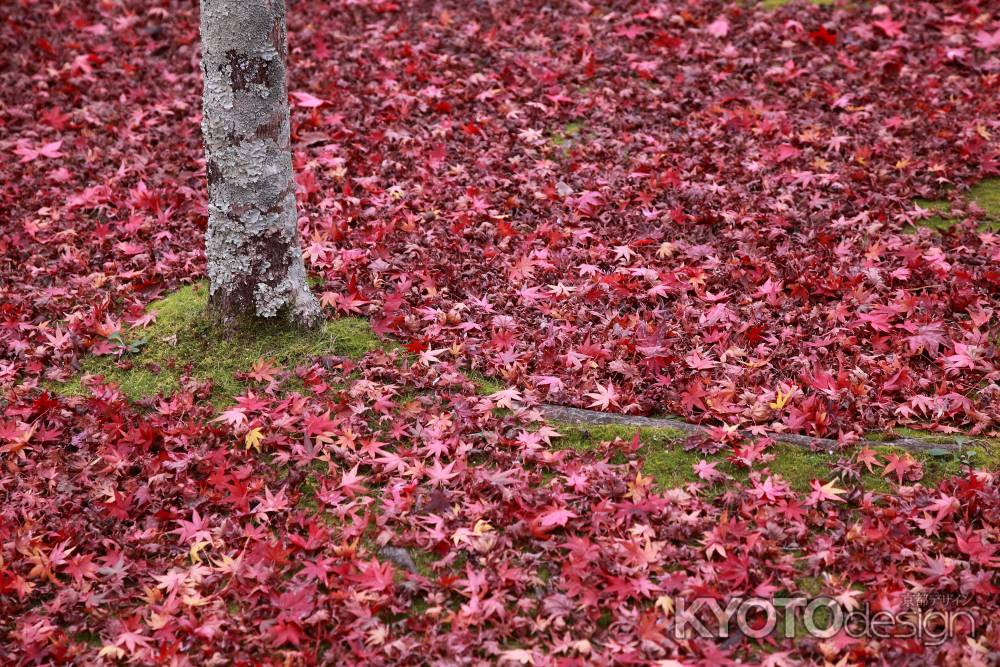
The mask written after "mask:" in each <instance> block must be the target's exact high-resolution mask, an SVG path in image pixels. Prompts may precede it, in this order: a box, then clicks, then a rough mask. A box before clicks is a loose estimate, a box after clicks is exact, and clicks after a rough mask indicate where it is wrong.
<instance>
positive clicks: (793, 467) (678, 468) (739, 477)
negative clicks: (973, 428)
mask: <svg viewBox="0 0 1000 667" xmlns="http://www.w3.org/2000/svg"><path fill="white" fill-rule="evenodd" d="M557 428H558V430H559V432H560V433H561V434H562V435H563V438H562V439H561V440H559V441H558V443H557V444H556V446H557V447H561V448H571V449H574V450H577V451H593V450H595V449H597V447H598V446H599V444H600V443H602V442H609V441H613V440H614V439H615V438H621V439H622V440H626V441H627V440H631V439H632V438H633V437H634V436H635V434H636V432H637V431H638V432H639V442H640V448H639V451H638V455H639V457H640V458H641V459H642V462H643V463H642V471H643V474H644V475H647V476H650V477H652V478H653V479H654V480H655V481H656V483H657V484H658V485H660V486H661V487H662V488H672V487H678V486H683V485H685V484H689V483H691V482H697V481H700V480H699V479H698V477H697V475H696V474H695V472H694V470H693V469H692V466H693V465H694V464H695V463H698V462H699V461H701V460H702V459H705V460H708V461H719V465H718V466H717V468H716V469H717V470H718V471H719V472H722V473H725V474H726V475H729V476H730V477H731V478H732V479H734V480H736V481H739V482H746V481H747V478H748V471H747V470H746V469H745V468H741V467H738V466H736V465H734V464H732V463H730V462H729V461H726V460H725V456H724V454H722V453H720V454H716V455H714V456H708V455H705V454H701V453H699V452H696V451H687V450H685V449H684V441H685V439H686V436H685V434H684V433H682V432H680V431H677V430H674V429H669V428H636V427H634V426H608V425H602V426H578V425H569V424H561V425H557ZM896 433H897V434H898V435H900V436H902V435H904V434H903V433H899V431H896ZM905 435H906V436H907V437H921V438H922V437H924V434H923V433H922V432H920V431H908V432H907V433H906V434H905ZM891 437H892V436H891V434H890V438H891ZM932 441H933V440H932ZM872 449H873V450H874V451H875V453H876V454H877V455H878V456H879V458H880V459H881V460H883V461H884V460H885V457H886V456H887V455H889V454H895V455H897V456H901V455H903V454H904V452H905V450H903V449H901V448H899V447H894V446H892V444H891V439H887V442H886V444H884V445H878V446H875V447H872ZM932 451H933V450H932ZM768 453H769V454H773V455H774V460H773V461H771V462H769V463H767V464H766V465H767V467H768V468H770V471H771V472H772V473H777V474H779V475H781V477H782V478H783V479H784V480H785V481H786V482H787V483H788V485H789V486H790V487H791V488H792V489H793V490H795V491H799V492H804V491H808V490H809V489H810V488H811V487H810V482H811V481H812V480H814V479H820V480H824V481H828V480H829V479H830V478H831V477H832V475H833V466H834V464H835V463H836V462H837V460H838V458H840V457H842V456H847V453H844V454H839V455H838V454H827V453H825V452H813V451H809V450H807V449H804V448H802V447H797V446H794V445H788V444H784V443H777V444H775V445H774V446H772V447H771V448H770V449H769V450H768ZM911 455H912V456H913V457H914V458H915V459H916V460H917V461H919V462H920V463H921V464H922V465H923V469H924V477H923V479H922V480H921V481H922V482H923V483H924V484H933V483H935V482H937V481H938V480H940V479H942V478H944V477H947V476H949V475H956V474H960V473H961V472H962V468H963V466H964V465H965V464H967V463H970V464H973V465H975V466H976V467H986V468H989V469H1000V446H998V445H996V443H981V442H977V443H976V444H975V445H970V446H968V447H967V448H965V449H963V451H961V452H946V451H944V450H940V452H938V453H937V455H934V454H928V453H919V454H911ZM861 484H862V486H863V487H864V488H865V489H866V490H868V491H874V492H879V493H887V492H889V491H890V489H891V487H890V485H889V483H888V480H887V479H886V478H884V477H881V476H880V475H876V474H871V473H867V472H864V473H863V474H862V476H861ZM725 485H726V482H719V483H717V484H716V487H718V488H717V489H716V490H718V491H722V490H724V487H725Z"/></svg>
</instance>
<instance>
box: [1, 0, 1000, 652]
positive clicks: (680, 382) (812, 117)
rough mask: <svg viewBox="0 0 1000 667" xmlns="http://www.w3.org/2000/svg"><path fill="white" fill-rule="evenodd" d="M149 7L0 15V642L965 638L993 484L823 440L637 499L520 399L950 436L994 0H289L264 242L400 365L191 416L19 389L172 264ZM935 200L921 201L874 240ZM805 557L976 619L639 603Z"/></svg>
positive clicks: (321, 375)
mask: <svg viewBox="0 0 1000 667" xmlns="http://www.w3.org/2000/svg"><path fill="white" fill-rule="evenodd" d="M193 4H195V3H189V2H185V3H181V2H171V1H166V0H163V1H159V2H152V3H140V2H137V1H135V0H119V1H116V2H111V1H101V2H49V1H29V0H9V1H8V2H5V3H4V7H3V11H2V13H0V47H2V48H0V95H2V98H0V99H2V100H3V107H2V109H0V152H2V153H3V155H4V158H5V159H4V161H3V163H2V164H0V174H2V189H0V211H2V215H3V219H2V226H0V324H2V326H0V387H2V389H3V391H4V396H3V403H2V405H3V417H2V421H0V443H2V444H0V464H2V465H3V471H2V474H0V500H2V504H0V660H3V661H4V662H11V663H19V662H26V663H31V662H36V661H37V662H46V661H55V662H59V661H68V660H74V661H78V662H94V661H100V660H109V661H110V660H114V659H117V658H122V659H128V660H132V661H134V662H137V663H147V664H148V663H171V662H173V663H177V664H183V663H185V662H186V661H188V662H192V663H196V664H205V663H218V664H233V663H240V662H241V661H242V662H243V663H245V664H252V663H257V662H260V661H264V660H273V661H275V662H278V661H281V660H285V659H287V660H289V661H291V662H302V663H309V662H312V661H317V660H318V661H323V660H325V661H327V662H353V663H363V662H372V663H378V662H383V663H404V662H412V663H423V662H437V663H440V664H451V663H454V662H469V663H472V662H475V661H477V660H481V661H484V662H494V661H497V660H507V661H510V662H513V663H520V664H528V663H534V664H550V663H551V664H566V665H570V664H583V663H597V664H601V663H604V664H610V663H622V664H628V663H635V664H644V663H649V662H651V661H656V660H669V659H676V660H679V661H681V662H682V663H684V664H688V663H690V664H698V663H703V664H711V665H718V664H725V663H726V661H727V660H731V659H732V660H735V659H748V660H750V661H751V662H759V661H762V660H765V659H766V660H769V661H771V664H773V665H781V664H785V663H788V664H792V663H795V662H798V661H806V662H822V661H824V660H828V661H830V662H834V663H835V662H837V661H840V660H843V661H844V663H843V664H849V663H856V662H885V663H888V664H917V663H918V662H920V661H927V662H937V663H941V662H945V663H952V664H976V663H977V662H978V663H981V664H988V663H989V661H991V660H995V659H996V656H997V654H996V652H995V650H996V649H997V647H998V646H1000V637H998V634H1000V628H998V626H997V625H996V620H995V619H996V617H997V612H998V592H1000V591H998V589H997V588H996V586H995V584H994V581H995V576H996V570H997V567H998V565H1000V556H998V554H997V550H998V549H1000V482H998V480H997V479H996V478H995V477H994V476H992V475H990V474H986V473H978V474H976V473H972V472H969V474H967V475H966V476H964V477H962V478H957V479H953V480H948V481H945V482H943V483H942V484H941V485H940V486H939V487H938V488H934V489H930V488H925V487H923V486H922V485H920V484H919V483H916V484H913V483H912V478H913V477H917V476H916V475H914V476H907V475H905V474H904V473H905V472H907V471H905V470H901V469H900V468H899V467H898V466H897V465H896V464H891V465H893V466H894V467H895V469H896V470H898V471H899V477H900V479H899V481H900V482H902V483H901V484H900V485H899V486H897V487H896V488H895V493H894V494H892V495H888V496H877V497H876V496H872V495H863V494H862V493H861V492H860V490H859V487H857V486H856V485H852V483H851V478H852V473H854V472H856V470H857V469H858V468H859V466H861V465H867V464H870V463H871V462H870V461H868V457H867V456H865V455H861V456H859V457H857V459H856V460H854V461H847V462H845V463H844V465H843V466H842V468H843V469H842V470H841V472H842V481H839V482H838V484H839V485H840V486H843V487H845V488H844V489H843V490H841V489H839V488H836V487H834V486H833V485H830V484H826V482H827V480H823V484H820V483H817V484H816V485H815V488H814V490H813V492H812V493H811V494H805V495H803V496H801V497H800V496H799V495H798V494H795V493H794V492H792V491H790V490H788V489H787V487H785V486H784V485H783V484H782V483H781V481H780V480H779V479H775V478H773V477H770V476H768V475H767V474H766V471H764V470H763V468H764V467H765V466H766V456H765V457H763V460H758V461H757V465H758V467H759V468H761V470H760V471H759V476H757V477H754V478H752V480H751V483H750V484H749V485H748V486H747V487H745V488H743V487H740V486H737V485H734V486H733V487H732V488H731V489H729V490H727V491H726V492H725V493H723V494H722V495H719V496H710V495H709V494H707V493H705V492H704V490H702V489H699V488H698V487H697V486H695V487H688V488H687V489H685V490H668V491H663V492H660V491H655V490H653V489H651V488H650V487H649V483H648V481H647V480H645V479H644V478H643V477H642V476H637V467H636V466H637V464H636V462H635V461H634V460H632V459H633V458H634V457H632V456H631V454H630V451H631V450H632V449H633V448H634V444H630V443H622V442H618V443H615V444H612V445H609V446H608V447H606V448H605V449H604V450H602V451H600V452H598V454H597V455H596V456H595V457H590V458H588V457H581V456H579V455H576V454H574V453H570V452H566V451H562V452H560V451H556V450H553V449H551V448H550V447H548V440H549V439H550V436H551V433H550V432H549V431H548V430H547V428H546V427H544V426H542V427H541V430H538V429H539V423H538V417H537V415H535V414H534V413H533V411H532V410H531V408H530V406H531V405H533V404H535V403H536V402H538V401H541V400H545V401H549V402H556V403H567V404H575V405H582V406H592V407H600V408H602V409H608V410H617V411H630V412H672V413H676V414H681V415H684V416H685V417H687V418H689V419H692V420H704V421H707V422H709V423H720V422H728V423H730V424H736V423H739V424H741V425H743V426H752V425H758V426H760V427H765V426H778V427H781V428H785V429H789V430H793V431H799V432H804V433H809V434H815V435H824V436H828V437H841V438H843V439H844V440H850V438H851V437H852V436H853V435H855V434H858V433H860V432H862V431H865V430H869V429H879V428H885V427H888V426H891V425H893V424H895V423H904V424H905V423H922V424H929V425H931V426H933V427H935V428H937V429H939V430H940V429H944V430H949V429H961V430H963V431H967V432H975V433H981V434H990V433H996V432H997V430H998V428H1000V387H998V379H1000V370H998V368H1000V362H998V359H1000V354H998V347H997V329H998V327H997V317H998V314H1000V268H998V263H1000V236H998V235H997V234H993V233H989V232H985V231H980V229H981V227H980V224H979V223H980V222H982V221H983V219H984V216H985V212H984V211H983V210H982V209H979V208H978V207H977V206H975V205H974V204H970V203H968V202H967V201H965V200H964V199H963V198H962V196H961V195H962V191H963V189H965V188H967V187H968V186H969V185H971V184H974V183H976V182H978V181H979V180H981V179H983V178H984V177H987V176H990V175H995V174H996V173H997V172H998V145H997V139H996V137H998V136H1000V134H998V133H1000V85H998V84H1000V20H998V8H997V6H996V4H995V3H993V2H989V1H987V0H982V1H978V2H977V1H976V0H967V1H965V2H948V1H942V2H934V3H926V2H923V3H917V2H902V1H893V2H888V3H886V4H879V5H868V4H865V3H855V4H853V5H851V6H846V5H845V6H833V7H830V6H826V7H816V6H813V5H808V4H792V5H789V6H786V7H783V8H780V9H776V10H765V9H763V8H754V7H750V6H744V5H740V4H736V3H724V2H715V1H701V2H699V1H695V0H686V1H681V0H679V1H677V2H669V3H668V2H661V3H653V2H646V1H639V2H627V3H626V2H621V3H608V2H601V3H587V2H573V3H571V2H566V3H559V2H552V3H541V2H534V1H530V0H529V1H526V2H499V1H497V2H480V3H473V2H438V3H402V2H400V3H396V2H384V1H379V2H350V3H345V2H317V1H312V0H307V1H297V2H290V3H289V21H290V34H291V44H292V47H293V52H292V56H291V59H292V62H291V65H290V68H289V69H290V75H291V83H290V90H291V91H292V93H291V98H292V100H293V104H294V107H295V110H294V119H293V124H294V138H293V139H294V143H295V151H296V160H295V162H296V168H297V172H298V181H299V185H300V205H301V211H302V215H303V219H302V228H303V231H304V245H305V254H306V257H307V262H308V264H309V267H310V269H311V270H312V271H313V272H314V273H315V274H316V275H317V276H320V277H322V278H324V281H323V283H322V286H321V287H319V288H318V290H319V292H320V293H321V294H322V298H323V303H324V305H325V307H327V308H328V311H329V313H330V314H331V316H332V315H334V314H336V313H341V314H361V315H364V316H366V317H369V318H370V319H371V320H372V322H373V324H374V326H375V327H376V330H377V331H378V332H379V333H381V334H385V335H390V336H393V337H395V338H397V339H400V340H402V341H403V342H405V343H406V344H408V347H409V351H410V352H412V353H414V355H415V356H416V359H417V361H416V363H412V362H411V361H409V360H407V359H409V358H403V357H399V358H396V357H386V356H383V355H381V354H380V353H376V354H373V355H370V356H369V357H368V358H366V359H365V360H363V361H361V362H359V363H358V365H357V367H356V368H355V367H353V366H354V364H353V363H352V362H347V361H344V360H337V359H321V360H317V361H316V363H315V364H314V365H312V366H311V367H306V368H300V369H297V372H293V369H287V370H286V371H283V372H277V371H276V374H275V377H273V378H271V377H270V376H269V374H268V373H263V374H259V375H260V377H261V381H260V383H259V384H258V385H257V386H255V387H254V389H253V390H252V391H250V392H248V393H247V394H246V395H244V396H242V397H241V398H239V399H238V401H237V402H236V403H235V404H234V405H233V406H232V407H230V408H229V409H227V410H225V411H224V412H223V413H222V415H218V414H216V412H215V411H213V409H212V408H211V405H210V403H209V402H208V400H207V396H208V394H207V390H206V389H205V388H204V387H199V386H197V385H195V384H192V385H190V386H189V387H188V388H187V389H185V390H184V391H181V392H179V393H178V394H176V395H175V396H173V397H172V398H170V399H155V398H153V397H150V399H149V400H147V401H145V402H140V403H139V404H131V403H129V402H127V401H125V400H124V399H123V397H122V396H120V395H119V394H117V393H116V392H115V390H114V389H112V388H108V387H104V386H101V385H100V384H94V385H92V393H93V395H92V396H91V397H89V398H63V397H57V396H53V395H51V394H50V393H49V392H47V391H45V390H44V389H43V388H42V384H43V383H45V382H51V381H55V380H59V379H64V378H66V377H68V376H70V375H72V374H73V373H74V372H75V368H76V364H77V363H78V359H79V358H80V356H81V355H83V354H108V353H117V352H121V351H122V347H123V344H122V342H121V341H122V339H121V337H120V334H125V333H127V332H128V330H129V327H132V326H140V327H141V326H142V325H143V324H144V323H146V322H148V317H149V316H147V315H145V314H144V306H145V304H147V303H149V302H150V301H151V300H153V299H154V298H156V297H157V296H160V295H162V294H163V293H165V292H167V291H169V290H171V289H174V288H175V287H177V286H178V285H179V284H181V283H183V282H188V281H192V280H195V279H198V278H199V277H200V276H201V275H202V272H203V266H204V259H203V255H202V252H201V243H202V233H203V230H204V226H205V197H204V193H203V190H204V162H203V160H202V150H201V145H200V136H199V108H200V81H199V74H198V70H197V63H198V43H197V15H196V12H195V10H194V8H193V6H192V5H193ZM942 196H944V197H949V198H950V200H951V205H952V212H951V215H952V216H954V217H956V218H957V219H958V220H959V221H960V222H959V224H957V225H956V226H955V227H953V228H951V229H950V230H948V231H946V232H944V233H938V232H934V231H930V230H919V231H917V232H916V233H911V232H912V230H911V229H909V228H910V227H911V225H912V223H914V222H915V221H918V220H919V219H920V218H921V217H922V216H925V215H927V213H926V212H923V211H921V210H919V209H918V208H917V207H916V206H915V205H914V203H913V200H914V198H916V197H942ZM459 366H462V367H464V368H472V369H474V370H477V371H479V372H482V373H484V374H487V375H491V376H495V377H500V378H503V379H504V380H505V382H506V383H507V384H508V385H509V386H510V387H511V389H510V390H507V391H505V392H502V393H501V394H499V395H495V396H494V397H493V398H482V397H475V393H474V389H473V388H472V386H471V385H470V384H469V383H468V382H467V381H466V380H464V379H463V376H461V375H460V374H459V373H458V372H457V370H456V368H457V367H459ZM291 378H294V379H295V380H296V383H298V384H301V383H304V385H305V389H304V390H300V392H299V393H295V392H289V391H287V390H286V389H287V388H288V385H289V383H288V382H287V380H289V379H291ZM497 404H502V405H511V404H523V405H526V406H528V407H527V408H525V409H522V410H519V411H517V412H515V413H512V414H505V415H501V414H498V413H496V412H494V411H493V410H491V408H493V407H495V406H496V405H497ZM765 442H766V441H765ZM619 460H624V461H625V463H612V461H619ZM866 462H867V463H866ZM881 463H883V464H884V463H885V462H881ZM904 467H905V466H904ZM702 474H703V476H704V477H706V480H707V481H711V470H709V469H708V468H702ZM386 547H388V550H387V549H386ZM401 549H406V550H408V551H407V552H406V553H409V554H414V555H416V556H420V555H421V554H422V555H423V556H422V557H423V558H424V559H429V562H422V563H421V565H420V566H416V564H412V563H408V562H407V559H408V558H410V557H409V556H407V557H405V558H404V557H403V556H402V555H401V553H402V552H401V551H398V550H401ZM386 554H388V556H387V555H386ZM393 554H395V556H392V555H393ZM390 556H392V557H390ZM400 563H402V564H400ZM410 565H414V567H412V568H411V567H410ZM411 570H414V571H411ZM820 575H825V576H824V577H823V578H822V583H821V588H822V590H823V591H824V592H826V593H827V594H830V595H833V596H838V598H839V599H842V600H844V601H857V602H858V603H861V602H865V603H869V604H871V605H873V606H874V607H875V608H877V609H889V610H898V609H900V608H901V607H902V606H905V605H906V604H907V599H908V596H910V595H911V594H913V593H919V592H922V591H928V590H930V591H936V592H942V593H946V594H950V595H954V596H959V597H961V599H962V600H963V603H964V604H965V606H966V607H967V608H969V609H974V610H976V613H977V619H978V620H979V623H978V627H976V628H975V629H974V632H973V633H972V635H973V636H971V637H968V636H966V635H967V634H969V633H970V629H969V628H958V629H957V630H956V632H957V636H956V637H955V638H954V639H952V640H949V641H947V642H945V643H944V644H943V645H941V646H937V647H929V646H925V645H921V644H920V643H918V642H914V641H912V640H906V639H893V640H884V641H871V640H858V641H855V640H852V639H850V638H847V637H844V636H839V637H836V638H834V639H832V640H827V641H819V640H815V639H811V638H808V637H801V638H799V639H796V640H794V641H779V642H777V644H776V645H774V647H773V652H763V653H762V651H763V649H761V648H760V647H759V646H758V645H757V643H756V642H755V641H753V640H750V639H748V638H745V637H735V638H730V639H728V640H726V641H719V642H712V641H707V640H676V639H675V638H674V637H673V635H672V633H671V631H670V629H669V627H670V619H671V614H670V609H669V605H668V604H667V603H666V602H664V600H665V599H666V596H669V595H674V594H683V595H689V596H696V595H710V596H717V597H718V598H719V599H723V600H725V599H727V598H729V597H730V596H733V595H739V594H753V593H757V594H763V595H770V594H772V593H775V592H778V591H780V592H796V591H799V590H801V589H800V585H801V581H802V577H813V578H817V577H820ZM768 650H769V651H770V650H772V649H771V648H770V647H768ZM317 656H320V657H317ZM753 656H756V657H753Z"/></svg>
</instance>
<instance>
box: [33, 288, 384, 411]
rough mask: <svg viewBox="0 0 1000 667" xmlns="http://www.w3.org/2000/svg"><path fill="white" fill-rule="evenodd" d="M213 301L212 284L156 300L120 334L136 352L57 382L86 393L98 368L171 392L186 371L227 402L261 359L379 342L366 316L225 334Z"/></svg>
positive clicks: (133, 386)
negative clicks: (148, 316) (143, 323)
mask: <svg viewBox="0 0 1000 667" xmlns="http://www.w3.org/2000/svg"><path fill="white" fill-rule="evenodd" d="M207 302H208V289H207V288H206V286H205V285H204V284H202V283H198V284H196V285H190V286H187V287H183V288H181V289H179V290H177V291H176V292H173V293H172V294H170V295H168V296H167V297H165V298H163V299H161V300H159V301H156V302H154V303H152V304H150V306H149V308H148V309H147V312H149V313H153V312H155V313H156V320H155V321H154V322H153V323H152V324H150V325H149V326H148V327H146V328H144V329H131V330H128V331H126V332H123V333H122V335H121V339H122V341H123V342H124V343H125V347H127V348H130V349H133V350H135V351H134V352H126V353H125V354H123V355H122V356H114V355H105V356H94V355H90V356H87V357H85V358H84V359H83V361H82V363H81V369H80V370H81V373H80V375H78V376H76V377H73V378H71V379H69V380H68V381H67V382H64V383H59V384H54V385H53V386H52V388H53V389H54V390H55V391H58V392H59V393H62V394H84V393H86V389H85V388H84V386H83V383H82V379H83V375H100V376H102V377H103V378H104V380H105V381H106V382H110V383H114V384H116V385H118V387H119V388H120V389H121V390H122V392H123V393H124V394H125V395H126V396H128V397H129V398H131V399H133V400H137V399H140V398H143V397H150V396H155V395H156V394H159V393H162V394H170V393H172V392H173V391H175V390H177V389H178V388H179V387H180V381H181V378H182V377H183V376H185V375H190V376H191V377H193V378H197V379H199V380H208V381H211V383H212V387H213V392H212V395H213V399H217V400H219V401H227V400H229V399H230V398H231V397H233V396H235V395H237V394H239V393H241V392H242V391H243V389H244V387H245V385H244V383H243V382H241V381H240V380H238V379H237V377H236V374H237V373H240V372H247V371H250V370H251V368H252V367H253V364H254V362H255V361H257V360H258V359H260V358H264V359H267V360H269V361H270V362H272V363H273V364H276V365H279V366H281V367H283V368H286V369H291V368H294V367H295V366H297V365H300V364H304V363H306V362H307V361H308V360H309V359H310V358H311V357H314V356H317V355H322V354H330V355H339V356H346V357H352V358H359V357H361V356H363V355H364V354H365V352H367V351H369V350H372V349H375V348H377V347H379V346H380V342H379V340H378V338H377V337H376V336H375V334H374V333H373V332H372V330H371V327H370V326H369V324H368V322H367V321H365V320H363V319H360V318H350V317H346V318H340V319H336V320H331V321H328V322H327V323H326V324H324V325H323V327H322V328H320V329H317V330H315V331H295V330H290V329H288V328H287V327H284V326H281V325H279V324H277V323H268V322H257V323H254V324H253V325H252V326H246V327H244V328H242V329H241V330H239V331H237V332H235V333H232V334H229V335H223V334H222V333H221V332H220V331H219V330H218V328H217V325H216V324H215V323H214V321H213V320H212V318H211V317H210V316H209V314H208V312H207V309H206V306H207Z"/></svg>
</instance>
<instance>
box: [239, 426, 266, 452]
mask: <svg viewBox="0 0 1000 667" xmlns="http://www.w3.org/2000/svg"><path fill="white" fill-rule="evenodd" d="M263 440H264V432H263V431H262V430H261V429H260V427H254V428H252V429H250V431H249V432H248V433H247V436H246V438H245V439H244V442H245V443H246V446H247V449H250V448H251V447H253V448H254V449H256V450H257V451H258V452H259V451H260V443H261V441H263Z"/></svg>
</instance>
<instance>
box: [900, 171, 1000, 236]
mask: <svg viewBox="0 0 1000 667" xmlns="http://www.w3.org/2000/svg"><path fill="white" fill-rule="evenodd" d="M965 199H966V200H968V201H972V202H975V203H976V204H978V205H979V206H980V207H982V209H983V210H985V211H986V219H985V220H984V221H983V222H982V223H981V224H980V225H979V231H983V232H985V231H1000V178H988V179H986V180H985V181H983V182H982V183H979V184H978V185H976V186H974V187H972V188H970V189H969V191H968V192H967V193H966V194H965ZM914 203H916V205H917V206H919V207H920V208H922V209H924V210H927V211H934V215H932V216H930V217H929V218H925V219H923V220H919V221H917V222H916V223H914V226H912V227H909V228H907V229H906V230H905V231H906V232H908V233H911V234H912V233H916V231H917V230H918V229H919V228H920V227H924V228H926V229H933V230H935V231H939V232H940V231H944V230H946V229H949V228H950V227H952V226H954V225H955V224H957V223H958V220H956V219H955V218H953V217H951V216H950V213H951V205H950V204H949V203H948V202H947V201H945V200H943V199H917V200H916V201H915V202H914Z"/></svg>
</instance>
